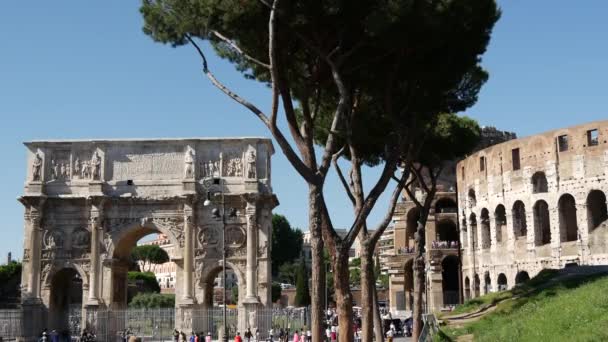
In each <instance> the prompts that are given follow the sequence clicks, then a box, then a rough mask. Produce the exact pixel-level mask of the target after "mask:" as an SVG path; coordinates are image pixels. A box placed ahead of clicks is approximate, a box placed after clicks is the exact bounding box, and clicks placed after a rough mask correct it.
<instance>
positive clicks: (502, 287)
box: [496, 273, 509, 291]
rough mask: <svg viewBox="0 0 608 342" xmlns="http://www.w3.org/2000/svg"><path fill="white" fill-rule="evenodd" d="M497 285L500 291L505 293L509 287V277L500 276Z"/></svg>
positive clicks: (502, 274)
mask: <svg viewBox="0 0 608 342" xmlns="http://www.w3.org/2000/svg"><path fill="white" fill-rule="evenodd" d="M496 284H498V291H505V290H506V289H507V288H508V287H509V286H508V283H507V276H506V275H505V274H504V273H501V274H499V275H498V278H497V279H496Z"/></svg>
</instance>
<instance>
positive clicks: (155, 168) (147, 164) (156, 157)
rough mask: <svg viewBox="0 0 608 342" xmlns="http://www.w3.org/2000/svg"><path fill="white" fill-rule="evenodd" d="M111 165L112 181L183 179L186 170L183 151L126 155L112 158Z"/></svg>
mask: <svg viewBox="0 0 608 342" xmlns="http://www.w3.org/2000/svg"><path fill="white" fill-rule="evenodd" d="M129 152H131V151H129ZM113 157H114V156H113ZM111 163H112V165H111V170H112V175H111V179H112V180H127V179H143V180H168V179H181V178H182V177H183V169H184V153H183V151H166V152H151V153H137V152H135V153H125V154H122V155H121V156H116V157H115V158H112V159H111Z"/></svg>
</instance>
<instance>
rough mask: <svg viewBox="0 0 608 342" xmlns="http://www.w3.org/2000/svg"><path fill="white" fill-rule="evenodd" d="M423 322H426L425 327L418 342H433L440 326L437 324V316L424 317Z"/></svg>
mask: <svg viewBox="0 0 608 342" xmlns="http://www.w3.org/2000/svg"><path fill="white" fill-rule="evenodd" d="M422 321H423V322H424V325H423V326H422V331H421V332H420V336H419V337H418V342H429V341H433V336H435V335H436V334H437V333H438V332H439V325H438V324H437V319H436V318H435V315H433V314H428V315H422Z"/></svg>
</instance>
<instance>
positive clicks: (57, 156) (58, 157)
mask: <svg viewBox="0 0 608 342" xmlns="http://www.w3.org/2000/svg"><path fill="white" fill-rule="evenodd" d="M50 167H51V169H50V180H51V181H67V180H70V177H71V174H72V168H71V166H70V152H69V151H54V152H53V158H52V159H51V165H50Z"/></svg>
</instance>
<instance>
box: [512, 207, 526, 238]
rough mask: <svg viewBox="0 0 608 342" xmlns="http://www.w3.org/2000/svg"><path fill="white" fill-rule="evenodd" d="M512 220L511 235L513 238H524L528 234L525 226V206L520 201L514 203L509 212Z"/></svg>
mask: <svg viewBox="0 0 608 342" xmlns="http://www.w3.org/2000/svg"><path fill="white" fill-rule="evenodd" d="M511 216H512V218H513V234H514V235H515V238H516V239H517V238H520V237H525V236H526V235H527V234H528V225H527V224H526V206H525V205H524V202H522V201H519V200H518V201H515V203H513V209H512V210H511Z"/></svg>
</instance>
